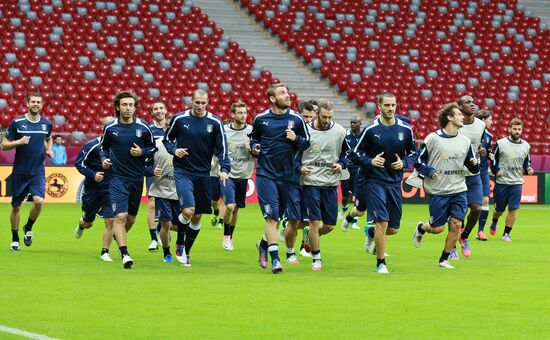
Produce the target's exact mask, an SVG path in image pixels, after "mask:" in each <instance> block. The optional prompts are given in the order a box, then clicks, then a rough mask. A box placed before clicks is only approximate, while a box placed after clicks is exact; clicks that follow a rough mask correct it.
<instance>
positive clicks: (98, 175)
mask: <svg viewBox="0 0 550 340" xmlns="http://www.w3.org/2000/svg"><path fill="white" fill-rule="evenodd" d="M113 120H115V118H114V117H111V116H109V117H105V118H103V119H102V120H101V123H102V124H103V126H105V125H107V124H109V123H111V122H112V121H113ZM100 151H101V137H97V138H94V139H92V140H90V141H88V142H87V143H86V144H84V146H82V149H81V150H80V152H79V153H78V155H77V156H76V160H75V162H74V165H75V167H76V169H77V170H78V172H80V173H81V174H82V175H84V192H83V194H82V216H81V217H80V220H79V221H78V226H77V227H76V229H75V230H74V235H75V237H76V238H77V239H79V238H81V237H82V233H83V232H84V230H85V229H89V228H91V227H92V226H93V225H94V220H95V218H96V214H98V213H99V212H100V211H101V217H102V218H103V221H104V222H105V230H104V231H103V247H102V248H101V252H100V255H99V259H100V260H102V261H105V262H113V259H112V258H111V256H110V255H109V247H110V246H111V242H112V240H113V222H114V217H115V214H114V212H113V206H112V205H111V195H110V193H109V180H110V177H111V176H110V171H104V169H103V166H102V164H101V152H100Z"/></svg>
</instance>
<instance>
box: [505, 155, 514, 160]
mask: <svg viewBox="0 0 550 340" xmlns="http://www.w3.org/2000/svg"><path fill="white" fill-rule="evenodd" d="M515 159H516V155H514V154H509V155H508V157H506V160H507V161H513V160H515Z"/></svg>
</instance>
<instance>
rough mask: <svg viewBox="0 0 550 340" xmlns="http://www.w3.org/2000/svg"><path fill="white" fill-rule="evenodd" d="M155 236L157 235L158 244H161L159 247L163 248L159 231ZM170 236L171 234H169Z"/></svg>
mask: <svg viewBox="0 0 550 340" xmlns="http://www.w3.org/2000/svg"><path fill="white" fill-rule="evenodd" d="M155 234H157V242H158V244H159V247H161V248H162V239H161V238H160V233H159V232H158V231H155ZM168 235H170V232H168Z"/></svg>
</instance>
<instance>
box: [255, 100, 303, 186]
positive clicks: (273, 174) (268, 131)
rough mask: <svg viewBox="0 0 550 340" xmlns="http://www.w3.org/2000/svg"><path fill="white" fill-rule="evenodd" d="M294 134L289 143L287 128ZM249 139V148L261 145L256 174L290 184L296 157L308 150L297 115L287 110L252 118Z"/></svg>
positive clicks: (300, 121) (301, 122) (301, 120)
mask: <svg viewBox="0 0 550 340" xmlns="http://www.w3.org/2000/svg"><path fill="white" fill-rule="evenodd" d="M287 128H291V129H292V130H293V131H294V133H295V134H296V139H295V140H294V141H293V142H292V141H290V140H288V139H286V129H287ZM248 136H249V137H250V147H251V148H252V149H254V148H255V147H256V146H257V145H258V144H259V145H260V147H261V149H260V155H259V156H258V163H257V165H256V175H259V176H264V177H268V178H271V179H277V180H282V181H286V182H291V181H292V179H293V178H294V176H295V166H296V156H297V155H296V154H297V153H298V152H300V151H304V150H305V149H307V148H308V147H309V132H308V129H307V126H306V124H305V122H304V120H303V119H302V116H300V115H299V114H298V113H296V112H294V111H293V110H290V109H289V110H288V111H287V112H285V113H284V114H280V115H278V114H275V113H273V112H272V111H271V110H266V111H265V112H263V113H261V114H259V115H257V116H256V117H255V118H254V125H253V128H252V131H251V132H250V134H249V135H248Z"/></svg>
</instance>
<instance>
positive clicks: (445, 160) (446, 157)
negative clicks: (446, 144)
mask: <svg viewBox="0 0 550 340" xmlns="http://www.w3.org/2000/svg"><path fill="white" fill-rule="evenodd" d="M437 158H438V159H439V160H440V161H441V162H443V163H448V162H449V155H448V154H447V153H446V152H442V153H441V154H440V155H439V157H437Z"/></svg>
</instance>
